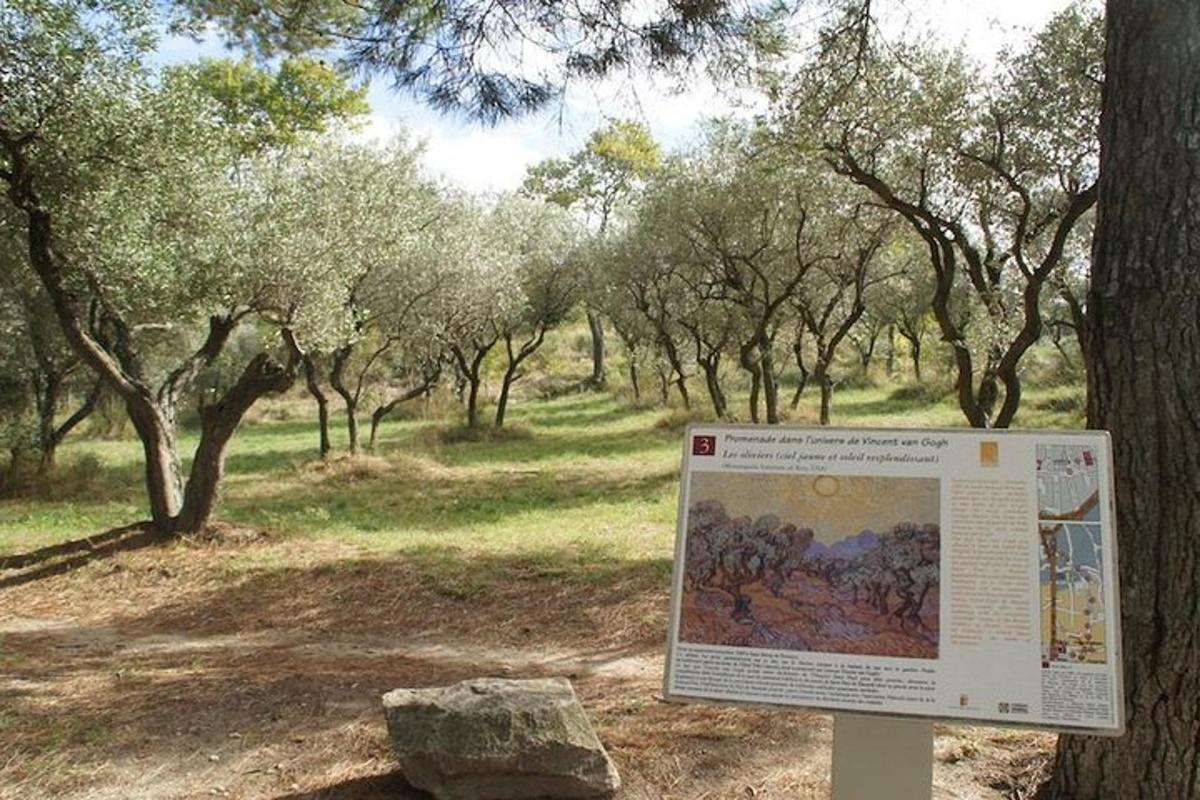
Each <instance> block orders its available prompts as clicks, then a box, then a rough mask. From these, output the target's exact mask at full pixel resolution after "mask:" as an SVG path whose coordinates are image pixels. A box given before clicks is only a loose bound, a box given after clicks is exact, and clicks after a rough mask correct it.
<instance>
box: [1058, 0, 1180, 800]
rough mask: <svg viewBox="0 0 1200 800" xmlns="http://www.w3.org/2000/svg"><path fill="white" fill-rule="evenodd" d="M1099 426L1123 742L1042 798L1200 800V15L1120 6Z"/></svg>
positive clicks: (1075, 769) (1070, 751) (1096, 271)
mask: <svg viewBox="0 0 1200 800" xmlns="http://www.w3.org/2000/svg"><path fill="white" fill-rule="evenodd" d="M1107 5H1108V11H1107V26H1108V33H1107V36H1108V39H1107V50H1106V56H1105V58H1106V70H1105V73H1106V78H1105V88H1104V102H1103V112H1102V115H1101V134H1100V139H1101V156H1100V201H1099V207H1098V214H1097V224H1096V238H1095V243H1094V247H1093V262H1094V265H1093V268H1092V285H1091V290H1090V293H1089V297H1088V306H1087V309H1088V317H1089V318H1088V326H1087V327H1088V335H1089V340H1088V346H1087V354H1088V367H1089V369H1088V425H1089V427H1095V428H1107V429H1109V430H1110V431H1111V432H1112V438H1113V453H1114V460H1115V476H1114V477H1115V488H1116V507H1117V520H1116V522H1117V531H1118V535H1119V537H1120V548H1119V550H1120V552H1119V562H1120V583H1121V605H1122V628H1123V634H1124V636H1123V645H1124V667H1125V689H1126V697H1125V710H1126V719H1127V730H1126V733H1125V735H1124V736H1123V737H1121V738H1116V739H1109V738H1092V737H1082V736H1062V737H1060V738H1059V744H1058V753H1057V757H1056V759H1055V764H1054V773H1053V775H1052V777H1051V779H1050V781H1049V783H1048V784H1047V785H1046V786H1044V787H1043V792H1042V796H1043V797H1045V798H1055V800H1058V799H1059V798H1074V800H1098V798H1118V797H1119V798H1122V800H1126V799H1128V800H1138V799H1139V798H1146V800H1167V798H1172V800H1173V799H1174V798H1181V800H1182V798H1195V797H1197V796H1200V713H1198V712H1197V709H1200V604H1198V603H1197V602H1196V591H1197V588H1196V587H1197V586H1200V492H1198V491H1197V487H1200V424H1197V420H1200V315H1198V314H1197V309H1198V308H1200V181H1198V180H1197V177H1196V176H1197V175H1200V4H1198V3H1196V2H1195V0H1108V4H1107Z"/></svg>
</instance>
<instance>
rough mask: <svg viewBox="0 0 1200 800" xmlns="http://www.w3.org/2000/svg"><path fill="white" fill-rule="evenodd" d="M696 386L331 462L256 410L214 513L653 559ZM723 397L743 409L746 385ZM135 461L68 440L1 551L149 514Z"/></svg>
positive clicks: (406, 538) (0, 503)
mask: <svg viewBox="0 0 1200 800" xmlns="http://www.w3.org/2000/svg"><path fill="white" fill-rule="evenodd" d="M787 389H788V387H786V386H784V387H781V393H780V394H781V399H782V398H783V397H784V396H786V397H787V398H790V392H789V391H787ZM694 395H695V397H694V402H693V407H692V408H691V409H681V408H675V407H672V408H669V409H662V408H659V407H644V406H643V407H633V406H630V405H627V404H624V403H622V402H620V401H619V400H617V399H615V398H614V397H612V396H609V395H600V394H581V393H575V394H568V395H564V396H562V397H557V398H555V399H551V400H537V399H532V398H529V397H521V398H518V399H517V400H515V401H514V403H513V405H512V407H511V410H510V414H509V422H508V426H507V427H506V428H504V429H503V430H501V431H495V430H493V429H491V428H490V427H488V426H484V427H481V428H479V429H476V430H470V429H465V428H462V427H449V426H448V425H447V423H446V421H445V420H442V419H423V418H421V417H420V416H419V415H417V416H412V417H409V418H400V419H395V420H388V421H386V422H384V424H383V425H382V426H381V428H380V431H379V437H378V443H377V447H376V449H375V452H374V453H372V454H367V455H363V456H359V457H353V458H352V457H349V456H346V455H344V451H345V444H346V440H345V435H344V430H343V428H342V426H341V425H340V419H339V418H338V417H337V416H336V415H335V417H334V425H333V433H334V445H335V453H336V454H337V457H336V458H334V459H333V460H331V461H330V462H328V463H322V462H321V461H320V460H319V459H318V458H317V431H316V423H315V420H314V419H309V418H304V419H301V418H296V416H295V414H294V413H292V414H289V415H276V414H270V413H266V414H263V415H262V416H260V417H258V418H257V419H258V421H254V422H247V423H246V424H244V425H243V427H242V428H241V430H239V432H238V434H237V435H236V436H235V437H234V439H233V441H232V442H231V444H230V451H229V456H228V461H227V470H226V474H227V477H226V481H225V483H224V486H223V490H222V500H221V506H220V516H221V518H222V519H225V520H228V521H230V522H233V523H237V524H241V525H246V526H249V527H253V528H257V529H261V530H264V531H267V532H268V533H270V534H272V535H273V536H276V537H286V538H295V537H299V538H312V539H318V540H331V541H337V542H343V543H347V544H351V545H353V546H355V547H358V548H361V549H362V550H363V551H364V553H376V554H396V553H403V554H405V556H406V557H408V558H412V559H416V560H418V561H420V562H421V563H422V564H425V565H426V566H427V567H428V568H429V569H430V570H432V571H433V572H435V573H437V574H439V575H441V576H442V577H444V578H446V579H447V580H448V583H447V586H450V587H451V588H449V589H447V591H453V592H458V593H462V594H463V595H464V596H468V595H472V594H473V593H478V592H482V591H486V588H487V581H486V580H484V579H483V578H481V577H480V576H478V575H475V576H474V577H471V578H470V579H467V578H463V579H462V580H461V581H459V582H458V583H455V581H456V580H458V579H457V578H455V577H454V576H455V575H459V574H460V573H461V574H462V575H466V574H468V573H470V572H471V570H469V569H468V566H469V562H471V561H472V560H473V559H474V560H478V559H479V558H480V557H484V556H486V557H488V558H492V557H494V558H496V559H500V561H499V562H496V563H497V564H503V565H506V566H503V569H518V571H520V570H528V571H532V572H533V573H536V574H542V575H545V576H554V575H566V576H573V579H579V580H590V579H592V578H589V577H587V576H596V577H595V580H601V581H603V580H608V579H610V578H612V576H613V575H616V574H617V573H618V572H619V571H620V569H619V567H620V565H621V563H622V562H626V561H628V560H630V559H634V560H645V561H647V562H648V563H649V562H657V563H662V562H663V560H664V559H666V558H668V557H669V555H670V549H671V541H672V536H673V528H674V520H675V513H676V502H677V492H678V485H677V484H678V470H679V459H680V453H681V448H680V436H681V435H682V430H683V428H684V426H685V425H686V424H687V423H688V422H691V421H707V420H711V419H712V415H711V413H710V412H709V410H708V409H707V407H706V406H705V405H704V401H705V400H706V397H704V395H703V394H702V392H700V391H697V392H694ZM287 402H289V403H291V404H292V405H296V402H297V401H296V400H294V399H292V400H288V401H287ZM817 402H818V394H817V392H816V390H815V388H810V389H809V390H808V391H807V392H806V393H805V394H804V396H803V397H802V399H801V404H800V407H799V408H798V409H797V410H796V411H792V410H791V409H785V413H786V415H787V416H788V418H789V420H790V424H812V422H813V421H814V420H815V418H816V404H817ZM730 404H731V409H732V410H733V412H734V413H735V414H737V415H738V416H739V417H741V418H746V417H748V414H747V413H746V405H745V404H746V396H745V395H744V394H736V393H735V394H734V395H733V396H731V398H730ZM280 417H287V418H280ZM1082 418H1083V401H1082V390H1081V389H1080V388H1079V387H1077V386H1071V385H1064V386H1056V387H1051V388H1046V389H1028V390H1027V391H1026V393H1025V396H1024V398H1023V403H1022V409H1021V412H1020V413H1019V414H1018V417H1017V424H1018V426H1021V427H1064V428H1077V427H1080V425H1081V424H1082ZM832 422H833V424H834V425H839V426H871V427H946V426H961V425H963V424H964V423H963V417H962V414H961V412H960V411H959V409H958V406H957V403H956V399H955V398H954V396H953V395H952V394H948V393H946V392H945V391H944V390H938V389H930V388H927V387H925V386H921V385H900V386H897V385H894V384H892V385H885V386H881V387H865V388H854V389H844V390H840V391H837V392H836V393H835V394H834V400H833V419H832ZM194 446H195V434H194V433H191V432H184V434H183V435H182V437H181V449H182V450H183V452H185V453H188V452H190V450H191V449H192V448H193V447H194ZM141 470H142V466H141V448H140V447H139V445H138V443H137V442H136V441H131V440H121V441H111V440H89V439H73V440H71V441H69V443H68V444H67V445H66V446H64V447H63V448H62V454H61V466H60V468H59V470H58V472H57V474H55V475H54V476H53V477H52V478H50V479H49V480H47V481H44V482H43V483H42V484H40V485H38V486H35V487H32V488H30V489H29V490H28V491H25V492H22V493H19V494H17V495H15V496H9V497H4V498H0V553H11V552H18V551H23V550H29V549H33V548H36V547H41V546H44V545H47V544H52V543H55V542H58V541H63V540H66V539H74V538H79V537H80V536H85V535H88V534H93V533H98V532H101V531H104V530H107V529H109V528H112V527H115V526H118V525H124V524H127V523H129V522H132V521H134V520H137V519H140V518H144V517H145V516H146V509H145V500H144V494H143V488H142V483H141V481H142V473H141ZM610 564H617V565H618V568H616V570H615V571H614V570H609V569H608V565H610ZM513 565H518V566H513ZM258 566H259V567H267V566H268V565H265V564H260V565H258ZM497 568H501V567H499V566H498V567H497ZM606 574H608V575H609V578H605V577H604V576H605V575H606Z"/></svg>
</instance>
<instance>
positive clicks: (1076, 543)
mask: <svg viewBox="0 0 1200 800" xmlns="http://www.w3.org/2000/svg"><path fill="white" fill-rule="evenodd" d="M1037 485H1038V537H1039V539H1040V544H1041V548H1040V550H1041V565H1040V573H1041V595H1042V597H1041V604H1042V609H1041V611H1042V613H1041V618H1042V663H1043V665H1046V666H1048V665H1049V664H1050V662H1054V661H1058V662H1061V661H1072V662H1085V663H1093V664H1096V663H1099V664H1103V663H1104V653H1105V647H1104V641H1103V638H1104V637H1103V631H1104V617H1105V609H1104V602H1103V592H1102V586H1103V567H1102V563H1103V561H1102V541H1101V540H1102V535H1101V534H1102V532H1101V528H1100V470H1099V465H1098V464H1097V463H1096V454H1095V451H1094V450H1093V449H1092V448H1091V447H1088V446H1079V445H1039V446H1038V447H1037Z"/></svg>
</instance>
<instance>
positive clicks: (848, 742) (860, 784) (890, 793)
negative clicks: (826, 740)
mask: <svg viewBox="0 0 1200 800" xmlns="http://www.w3.org/2000/svg"><path fill="white" fill-rule="evenodd" d="M932 796H933V723H932V722H929V721H927V720H919V719H896V718H888V717H875V716H867V715H863V714H842V713H839V714H834V715H833V800H868V798H884V797H886V798H888V800H930V798H931V797H932Z"/></svg>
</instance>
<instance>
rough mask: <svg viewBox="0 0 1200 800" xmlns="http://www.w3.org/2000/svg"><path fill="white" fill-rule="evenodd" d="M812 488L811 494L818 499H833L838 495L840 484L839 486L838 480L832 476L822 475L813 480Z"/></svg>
mask: <svg viewBox="0 0 1200 800" xmlns="http://www.w3.org/2000/svg"><path fill="white" fill-rule="evenodd" d="M812 488H813V493H814V494H816V495H817V496H818V497H833V496H834V495H835V494H837V493H838V490H839V489H840V488H841V484H839V483H838V479H837V478H835V477H833V476H832V475H822V476H821V477H819V478H815V479H814V480H813V483H812Z"/></svg>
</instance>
